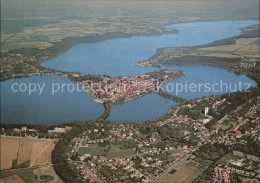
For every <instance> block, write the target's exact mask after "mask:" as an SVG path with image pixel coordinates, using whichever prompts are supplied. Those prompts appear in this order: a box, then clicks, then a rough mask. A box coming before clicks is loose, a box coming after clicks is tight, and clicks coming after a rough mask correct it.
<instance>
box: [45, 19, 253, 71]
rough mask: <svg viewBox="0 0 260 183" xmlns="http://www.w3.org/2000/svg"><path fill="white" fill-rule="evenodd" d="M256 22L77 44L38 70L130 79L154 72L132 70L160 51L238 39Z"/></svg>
mask: <svg viewBox="0 0 260 183" xmlns="http://www.w3.org/2000/svg"><path fill="white" fill-rule="evenodd" d="M256 23H258V21H251V20H247V21H216V22H194V23H183V24H175V25H171V26H166V28H175V29H178V30H180V32H179V33H172V34H165V35H157V36H134V37H129V38H118V39H111V40H106V41H102V42H96V43H85V44H79V45H76V46H74V47H73V48H71V49H70V50H68V51H67V52H65V53H64V54H61V55H60V56H58V57H56V58H54V59H51V60H48V61H46V62H44V63H42V66H44V67H48V68H52V69H57V70H63V71H76V72H80V73H83V74H88V73H92V74H102V75H103V74H106V75H109V76H130V75H138V74H143V73H147V72H150V71H154V70H155V69H156V68H145V67H141V66H136V65H135V63H136V62H138V61H142V60H146V59H148V58H150V57H151V56H153V55H154V54H155V53H156V49H158V48H164V47H182V46H194V45H203V44H207V43H210V42H213V41H216V40H219V39H224V38H228V37H232V36H236V35H239V34H240V33H241V31H240V30H239V28H243V27H246V26H249V25H252V24H256Z"/></svg>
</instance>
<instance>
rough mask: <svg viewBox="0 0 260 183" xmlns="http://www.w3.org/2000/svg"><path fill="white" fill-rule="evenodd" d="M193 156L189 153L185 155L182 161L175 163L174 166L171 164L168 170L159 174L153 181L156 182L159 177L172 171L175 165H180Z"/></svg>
mask: <svg viewBox="0 0 260 183" xmlns="http://www.w3.org/2000/svg"><path fill="white" fill-rule="evenodd" d="M190 156H191V154H188V155H187V156H185V157H184V158H182V159H181V160H180V161H178V162H177V163H175V164H173V165H172V166H170V167H169V168H168V169H167V170H165V171H164V172H163V173H162V174H160V175H158V176H157V177H155V179H154V180H153V182H156V181H157V180H158V179H159V178H161V177H162V176H164V175H165V174H167V173H168V172H169V171H171V170H172V169H174V168H175V167H177V166H179V165H180V164H182V162H183V161H186V160H187V159H188V158H189V157H190Z"/></svg>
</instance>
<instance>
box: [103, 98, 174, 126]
mask: <svg viewBox="0 0 260 183" xmlns="http://www.w3.org/2000/svg"><path fill="white" fill-rule="evenodd" d="M176 104H177V103H176V102H174V101H172V100H169V99H166V98H164V97H162V96H160V95H158V94H155V93H151V94H147V95H144V96H143V97H141V98H138V99H135V100H132V101H130V102H126V103H124V104H117V105H112V108H111V113H110V116H109V117H108V119H107V120H111V121H131V122H137V121H145V120H149V119H154V118H158V117H160V116H161V115H162V114H164V113H165V112H167V111H168V110H169V108H170V107H172V106H174V105H176Z"/></svg>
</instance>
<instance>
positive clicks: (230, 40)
mask: <svg viewBox="0 0 260 183" xmlns="http://www.w3.org/2000/svg"><path fill="white" fill-rule="evenodd" d="M258 25H259V24H258ZM251 26H253V25H251ZM251 26H249V27H251ZM246 28H247V27H245V28H241V30H242V32H241V34H240V35H238V36H234V37H230V38H225V39H222V40H216V41H214V42H212V43H209V44H206V45H198V46H191V47H183V48H188V49H191V50H193V49H195V48H203V47H207V46H221V45H226V44H227V45H229V44H232V43H234V42H235V38H243V36H245V37H247V36H248V35H246V32H245V31H244V29H246ZM161 34H163V33H161ZM121 35H123V37H119V38H124V37H131V36H134V35H126V34H121ZM153 35H157V34H153ZM110 36H111V37H109V38H104V37H105V35H102V36H101V37H99V36H93V37H91V36H90V37H89V36H87V37H85V39H84V41H83V40H82V39H81V38H75V40H77V41H79V42H78V43H75V42H74V43H75V44H73V43H71V44H70V45H69V46H67V47H66V46H65V47H62V48H61V49H59V46H57V45H58V44H64V45H66V41H67V39H66V38H65V39H64V41H62V42H59V43H57V44H54V45H53V46H52V47H51V48H50V49H47V50H48V51H50V52H53V51H54V50H55V49H59V51H61V52H59V53H58V52H56V53H54V54H51V56H50V57H48V59H51V58H52V57H56V56H57V55H59V54H62V53H63V52H65V51H67V49H70V48H71V47H73V46H74V45H76V44H81V42H82V43H89V42H88V41H90V42H92V41H93V42H98V41H104V40H108V39H115V38H118V37H117V36H118V35H117V34H111V35H110ZM139 36H140V35H139ZM95 38H97V39H98V41H97V40H95ZM68 39H70V38H68ZM72 39H73V38H72ZM86 40H88V41H87V42H85V41H86ZM77 41H76V42H77ZM163 49H165V48H159V49H157V50H156V53H155V54H154V55H153V56H152V57H150V58H149V59H151V58H155V57H157V56H158V54H160V52H161V51H162V50H163ZM26 50H27V49H19V50H12V51H11V52H13V51H14V53H15V52H16V51H19V52H20V51H22V52H26ZM38 51H39V53H37V54H36V57H37V58H39V59H40V60H38V61H37V62H36V63H34V64H32V65H36V66H37V67H38V68H41V69H43V70H47V71H49V72H50V73H49V74H47V75H58V76H62V77H65V78H67V79H69V80H71V81H75V80H74V79H73V78H72V77H70V76H69V75H73V74H79V73H77V72H66V71H59V70H54V69H49V68H45V67H43V66H41V63H43V62H45V61H46V60H43V57H44V58H45V55H46V54H47V53H46V50H38ZM8 53H9V52H8ZM16 54H17V53H16ZM18 54H19V53H18ZM38 54H39V55H38ZM211 58H213V60H214V59H215V58H214V57H211ZM149 59H148V60H149ZM142 62H143V61H142ZM138 63H141V62H136V65H138ZM221 64H222V65H220V63H211V62H201V63H199V62H195V63H194V61H190V62H186V63H181V64H180V63H179V65H204V66H212V67H220V68H224V69H226V70H228V71H229V72H232V73H235V74H240V75H246V76H247V77H249V78H251V79H253V80H254V81H255V82H257V85H258V87H259V85H260V84H259V81H258V80H257V78H255V76H254V75H253V74H254V73H248V72H245V71H244V70H234V69H232V68H231V66H230V65H229V64H231V65H232V64H233V63H232V62H231V63H230V62H229V61H225V62H222V63H221ZM162 65H167V63H165V62H163V63H162ZM173 65H174V64H173ZM177 65H178V64H177ZM142 66H144V65H142ZM152 66H155V65H152ZM53 72H57V73H53ZM44 75H45V74H42V73H41V75H40V76H44ZM80 75H81V74H80ZM32 76H35V75H32ZM32 76H27V77H32ZM82 76H89V74H88V75H82ZM93 76H94V77H95V75H93ZM17 78H23V77H17ZM10 79H13V78H10ZM7 80H8V79H7ZM76 82H77V81H76ZM154 93H157V94H159V95H161V96H163V97H166V98H169V99H171V100H174V99H177V101H178V100H179V101H186V100H185V99H184V100H182V99H178V98H175V97H176V96H173V95H170V94H169V95H165V92H162V91H160V92H154ZM88 94H90V95H91V96H92V97H93V100H94V101H95V102H97V103H101V104H103V105H104V104H105V103H104V102H103V101H101V99H98V98H95V96H93V95H92V94H91V92H88ZM142 96H143V95H141V96H139V97H137V98H134V99H138V98H140V97H142ZM134 99H128V100H125V101H124V102H120V103H117V102H115V103H113V104H123V103H126V102H128V101H130V100H134ZM109 108H111V105H110V104H109ZM105 112H106V107H105ZM105 112H104V113H105ZM101 116H103V114H102V115H101ZM107 117H108V116H107ZM105 119H106V118H105Z"/></svg>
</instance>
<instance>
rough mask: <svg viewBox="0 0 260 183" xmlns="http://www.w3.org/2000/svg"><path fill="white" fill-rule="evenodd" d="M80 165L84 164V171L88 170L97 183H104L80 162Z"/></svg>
mask: <svg viewBox="0 0 260 183" xmlns="http://www.w3.org/2000/svg"><path fill="white" fill-rule="evenodd" d="M78 162H79V163H81V164H82V166H83V167H84V169H85V170H86V172H87V174H88V175H89V176H90V177H92V178H93V179H94V180H95V181H96V182H97V183H103V182H102V181H101V180H100V179H99V178H98V177H97V176H96V175H94V174H93V173H92V171H91V170H90V169H89V168H88V167H87V166H86V165H85V164H84V163H82V162H81V161H78Z"/></svg>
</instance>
